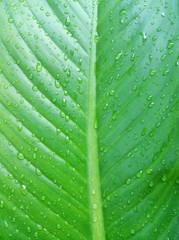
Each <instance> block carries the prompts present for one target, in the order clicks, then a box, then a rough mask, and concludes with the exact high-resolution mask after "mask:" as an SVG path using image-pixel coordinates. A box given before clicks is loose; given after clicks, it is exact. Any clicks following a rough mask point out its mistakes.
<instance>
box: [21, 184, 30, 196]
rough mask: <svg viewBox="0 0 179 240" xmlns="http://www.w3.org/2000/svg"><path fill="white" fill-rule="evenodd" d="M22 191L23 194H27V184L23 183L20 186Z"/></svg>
mask: <svg viewBox="0 0 179 240" xmlns="http://www.w3.org/2000/svg"><path fill="white" fill-rule="evenodd" d="M20 191H21V193H22V195H23V196H26V195H27V193H28V191H27V187H26V186H25V185H21V186H20Z"/></svg>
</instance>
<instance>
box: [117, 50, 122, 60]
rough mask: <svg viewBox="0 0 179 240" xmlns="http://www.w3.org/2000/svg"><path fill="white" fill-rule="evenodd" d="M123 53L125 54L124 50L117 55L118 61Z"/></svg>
mask: <svg viewBox="0 0 179 240" xmlns="http://www.w3.org/2000/svg"><path fill="white" fill-rule="evenodd" d="M122 54H123V52H122V51H120V52H119V53H118V55H117V56H116V61H118V60H119V59H120V58H121V56H122Z"/></svg>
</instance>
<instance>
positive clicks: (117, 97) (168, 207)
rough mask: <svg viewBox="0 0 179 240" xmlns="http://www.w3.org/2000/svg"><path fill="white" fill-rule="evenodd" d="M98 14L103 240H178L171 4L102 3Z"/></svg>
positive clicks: (178, 139)
mask: <svg viewBox="0 0 179 240" xmlns="http://www.w3.org/2000/svg"><path fill="white" fill-rule="evenodd" d="M98 8H99V15H98V18H99V21H98V28H97V30H98V43H97V79H98V81H97V113H98V140H99V142H98V150H99V159H100V176H101V188H102V195H103V206H104V220H105V229H106V238H107V239H113V240H116V239H123V240H129V239H134V240H135V239H136V240H139V239H140V240H142V239H146V238H147V239H150V240H153V239H161V240H162V239H172V240H173V239H175V240H177V239H178V238H179V231H178V227H177V226H178V219H179V209H178V204H177V202H178V201H179V185H178V183H179V182H178V178H179V165H178V161H179V152H178V149H179V131H178V122H179V120H178V116H179V112H178V110H179V108H178V106H179V105H178V103H179V95H178V88H179V78H178V76H179V68H178V50H179V37H178V35H177V34H178V31H179V28H178V26H179V25H178V24H179V19H178V4H177V1H172V2H170V3H169V2H168V3H167V2H166V1H163V0H161V1H151V0H147V1H145V2H143V1H132V0H128V1H120V2H119V1H117V0H115V1H109V0H106V1H100V3H99V7H98ZM109 53H110V55H109Z"/></svg>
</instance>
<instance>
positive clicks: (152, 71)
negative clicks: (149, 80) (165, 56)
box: [149, 69, 157, 76]
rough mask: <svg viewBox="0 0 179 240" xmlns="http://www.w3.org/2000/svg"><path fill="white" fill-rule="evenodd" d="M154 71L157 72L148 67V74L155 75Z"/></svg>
mask: <svg viewBox="0 0 179 240" xmlns="http://www.w3.org/2000/svg"><path fill="white" fill-rule="evenodd" d="M156 73H157V72H156V71H155V70H154V69H150V71H149V74H150V76H154V75H156Z"/></svg>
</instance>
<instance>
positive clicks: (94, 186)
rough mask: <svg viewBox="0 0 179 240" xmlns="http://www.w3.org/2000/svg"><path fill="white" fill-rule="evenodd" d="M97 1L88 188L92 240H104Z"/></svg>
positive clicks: (93, 28)
mask: <svg viewBox="0 0 179 240" xmlns="http://www.w3.org/2000/svg"><path fill="white" fill-rule="evenodd" d="M97 10H98V5H97V1H93V9H92V21H91V34H90V35H91V36H90V56H89V85H88V88H89V94H88V116H87V146H88V186H89V203H90V220H91V231H92V239H93V240H105V231H104V221H103V210H102V198H101V187H100V177H99V159H98V147H97V133H96V128H95V124H96V76H95V64H96V43H95V35H96V28H97Z"/></svg>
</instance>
